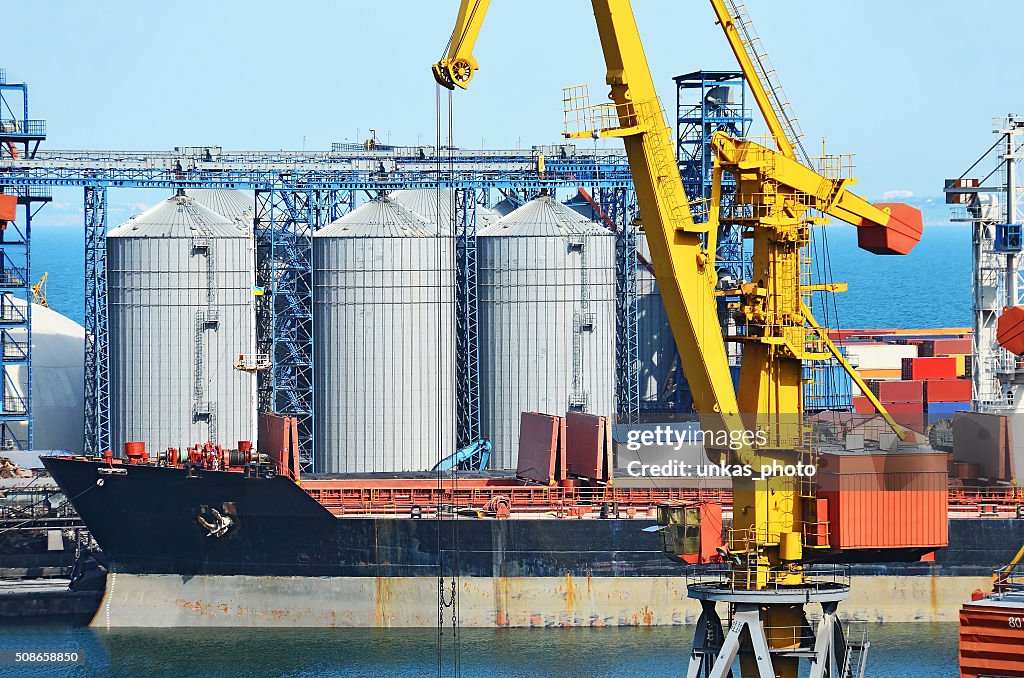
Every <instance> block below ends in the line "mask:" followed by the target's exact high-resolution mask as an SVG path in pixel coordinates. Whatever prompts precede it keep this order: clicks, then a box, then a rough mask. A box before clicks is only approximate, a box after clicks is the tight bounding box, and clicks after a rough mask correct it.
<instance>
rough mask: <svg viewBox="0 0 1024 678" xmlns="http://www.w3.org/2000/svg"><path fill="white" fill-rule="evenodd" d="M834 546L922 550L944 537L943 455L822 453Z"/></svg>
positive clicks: (823, 492)
mask: <svg viewBox="0 0 1024 678" xmlns="http://www.w3.org/2000/svg"><path fill="white" fill-rule="evenodd" d="M817 479H818V481H817V482H818V495H817V496H818V498H820V499H827V500H828V517H829V535H830V539H829V544H830V545H831V547H832V549H833V550H856V549H879V548H881V549H892V548H922V549H928V550H931V549H933V548H938V547H942V546H946V544H947V543H948V541H949V532H948V530H949V521H948V506H947V490H946V485H947V482H948V480H947V475H946V454H945V453H934V452H912V453H892V454H857V453H855V454H842V453H839V454H823V455H821V460H820V461H819V464H818V473H817Z"/></svg>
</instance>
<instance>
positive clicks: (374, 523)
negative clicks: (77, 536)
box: [44, 457, 1024, 626]
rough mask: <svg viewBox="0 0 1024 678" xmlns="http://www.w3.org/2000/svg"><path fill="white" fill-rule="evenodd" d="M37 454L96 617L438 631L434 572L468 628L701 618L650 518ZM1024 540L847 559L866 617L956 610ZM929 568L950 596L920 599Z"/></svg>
mask: <svg viewBox="0 0 1024 678" xmlns="http://www.w3.org/2000/svg"><path fill="white" fill-rule="evenodd" d="M44 463H45V464H46V467H47V469H48V470H49V471H50V473H51V474H52V475H53V476H54V478H55V479H56V481H57V482H58V483H59V484H60V485H61V487H62V488H63V489H64V491H65V493H66V494H67V496H68V497H69V498H70V500H71V501H72V503H73V504H74V506H75V508H76V510H77V511H78V513H79V515H80V516H81V517H82V519H83V520H84V521H85V523H86V525H87V526H88V528H89V529H90V531H91V532H92V534H93V536H94V537H95V539H96V541H97V542H98V543H99V545H100V547H101V548H102V549H103V551H104V553H105V555H106V556H107V558H108V560H109V562H110V568H111V572H110V574H109V575H108V579H107V592H106V598H105V600H104V603H103V604H102V605H101V607H100V610H99V612H98V613H97V616H96V618H95V619H94V620H93V623H94V624H99V625H107V626H181V625H203V624H209V625H245V626H260V625H290V626H295V625H306V626H336V625H345V626H420V625H424V624H426V625H433V624H436V622H437V600H438V585H439V578H440V579H441V580H443V585H444V587H445V588H446V590H448V589H450V586H451V582H452V581H453V578H454V577H455V576H456V575H457V576H458V581H457V590H458V591H459V596H460V614H461V620H460V622H461V623H463V624H464V625H467V626H493V625H499V626H564V625H622V624H682V623H690V622H693V621H694V620H695V619H696V615H697V614H698V613H699V607H696V606H695V605H694V603H693V601H689V600H688V599H687V598H686V586H685V581H684V578H683V577H682V576H681V569H680V566H679V565H678V564H676V563H674V562H672V561H670V560H668V559H667V558H665V557H664V556H663V555H662V552H661V544H660V538H659V535H658V534H657V533H656V532H645V531H644V528H646V527H649V526H651V525H652V524H654V521H652V520H649V519H610V520H593V519H588V520H577V519H557V518H553V517H552V518H542V517H532V516H528V517H513V518H511V519H507V520H495V519H476V518H460V519H457V520H456V519H444V520H441V521H437V520H435V519H432V518H431V519H413V518H411V517H394V516H361V517H336V516H334V515H333V514H331V513H330V512H329V511H328V510H327V509H326V508H324V507H323V506H322V505H320V504H319V503H317V502H316V501H315V500H314V499H313V498H312V497H310V496H309V495H308V494H307V493H306V492H305V491H304V490H303V489H302V488H301V487H300V486H299V485H297V484H296V483H294V482H293V481H291V480H289V479H287V478H285V477H282V476H278V477H275V478H270V479H268V478H253V477H246V476H245V475H243V474H241V473H235V472H224V471H199V472H198V474H196V475H197V477H190V476H189V473H188V472H187V471H186V470H185V469H179V468H167V467H157V466H126V467H121V468H122V469H123V471H124V474H123V475H118V474H111V473H104V471H103V470H102V469H103V468H104V466H105V465H104V464H103V463H101V462H96V461H88V460H81V459H70V458H59V457H50V458H46V459H45V462H44ZM968 523H974V524H975V525H972V526H970V527H971V529H962V528H961V526H960V525H958V524H965V525H966V524H968ZM977 523H985V525H984V529H980V528H979V526H978V525H977ZM997 523H998V524H997ZM1022 540H1024V521H1009V520H1000V521H975V520H970V521H968V520H953V521H951V524H950V545H951V547H950V548H949V549H946V550H945V551H943V552H940V553H939V554H938V556H937V558H936V562H935V563H899V564H895V563H894V564H889V563H878V564H874V565H863V566H858V567H857V569H855V573H856V572H857V571H860V572H862V573H863V574H864V575H865V576H864V577H863V578H862V579H863V580H864V581H865V583H864V584H862V585H861V588H862V589H863V590H864V592H865V594H864V599H865V601H872V602H871V603H870V604H867V603H865V605H866V607H864V609H863V610H861V612H862V614H864V615H866V616H868V617H869V618H874V619H889V620H893V619H895V618H899V617H901V616H906V617H908V618H926V619H936V618H937V616H938V617H942V615H951V616H952V618H955V615H956V613H957V609H958V605H959V602H960V600H961V599H962V595H961V594H962V593H963V592H962V591H961V589H964V590H965V591H966V592H967V593H968V594H969V591H970V590H972V589H973V588H974V587H976V586H977V585H978V583H979V582H983V581H984V580H985V573H986V572H990V569H989V564H990V563H992V562H1000V557H1001V556H1003V555H1004V554H1003V551H1008V550H1011V549H1012V546H1013V545H1014V544H1019V543H1020V542H1021V541H1022ZM957 542H960V544H958V543H957ZM961 545H962V546H961ZM1010 555H1012V553H1010ZM1002 559H1003V560H1005V557H1003V558H1002ZM857 579H861V577H858V578H857ZM936 579H941V580H942V585H941V587H939V588H941V589H942V592H943V593H942V597H945V596H947V595H948V596H949V601H948V604H946V602H944V601H943V600H938V599H936V597H935V596H934V595H927V592H928V591H930V590H935V589H936V586H937V585H936V583H935V580H936ZM901 582H902V583H901ZM880 587H881V589H882V590H881V591H880V590H879V588H880ZM856 590H857V587H856V586H855V592H856ZM449 595H450V590H449ZM858 597H859V596H856V595H855V597H854V600H853V603H854V606H855V609H860V608H856V606H857V605H860V603H858V602H857V598H858ZM947 607H948V608H949V609H948V610H946V608H947ZM904 608H905V610H904V611H902V612H901V611H900V610H902V609H904Z"/></svg>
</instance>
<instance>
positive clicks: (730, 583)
mask: <svg viewBox="0 0 1024 678" xmlns="http://www.w3.org/2000/svg"><path fill="white" fill-rule="evenodd" d="M488 6H489V1H488V0H462V2H461V4H460V7H459V14H458V18H457V20H456V24H455V28H454V30H453V32H452V36H451V39H450V41H449V43H448V46H447V49H446V54H445V56H444V57H443V58H442V59H441V60H440V61H439V62H438V63H436V64H434V65H433V73H434V77H435V79H436V80H437V82H438V83H439V84H440V85H442V86H444V87H446V88H449V89H454V88H456V87H458V88H462V89H466V88H467V86H468V85H469V83H470V82H471V81H472V79H473V77H474V74H475V72H476V70H477V69H478V67H479V65H478V63H477V61H476V59H475V58H474V57H473V47H474V45H475V43H476V40H477V37H478V36H479V33H480V29H481V27H482V25H483V20H484V16H485V14H486V11H487V8H488ZM592 6H593V11H594V17H595V20H596V23H597V29H598V35H599V37H600V41H601V47H602V50H603V52H604V57H605V63H606V67H607V74H606V82H607V84H608V86H609V87H610V93H609V99H610V103H608V104H603V105H601V106H599V107H596V109H595V110H589V101H588V98H587V96H586V93H585V92H584V91H583V90H581V89H579V88H570V89H569V90H567V95H566V97H565V100H566V103H567V111H572V112H574V113H576V114H585V117H586V120H588V121H590V122H591V123H592V124H583V125H581V126H577V127H576V128H574V129H573V130H572V131H571V132H569V133H567V134H566V136H570V137H589V136H594V137H619V138H621V139H622V141H623V144H624V145H625V150H626V155H627V158H628V161H629V166H630V171H631V174H632V176H633V185H634V190H635V191H636V196H637V204H638V208H639V213H640V215H641V218H642V227H643V229H644V231H645V232H646V234H647V241H648V244H649V247H650V252H651V257H650V258H651V263H652V264H653V267H654V273H655V278H656V280H657V282H658V286H659V288H660V290H661V294H662V301H663V302H664V305H665V310H666V313H667V315H668V319H669V324H670V326H671V328H672V332H673V335H674V337H675V340H676V344H677V347H678V350H679V355H680V359H681V361H682V366H683V372H684V374H685V376H686V380H687V382H688V384H689V386H690V389H691V390H692V392H693V399H694V409H695V410H696V411H697V412H698V414H699V415H700V419H701V426H702V428H703V429H704V430H705V431H708V432H715V433H717V432H722V433H724V434H725V436H724V437H723V436H718V435H714V436H712V437H711V439H714V440H716V441H718V440H728V441H730V443H731V444H730V445H720V446H719V448H718V449H709V450H708V453H709V456H711V457H712V458H713V459H714V460H715V461H722V462H723V463H728V464H729V465H730V466H734V467H736V468H742V467H749V468H751V469H755V470H756V469H761V468H762V465H772V464H773V463H778V464H780V465H789V466H793V465H795V464H797V463H802V462H813V459H814V453H813V446H812V442H811V441H810V440H809V438H808V433H809V431H808V430H807V429H806V428H805V425H804V417H803V375H802V366H803V363H804V361H812V360H828V359H831V358H833V357H834V358H836V359H838V360H839V361H840V363H841V364H843V365H844V367H845V368H846V369H847V370H848V371H849V372H850V373H851V375H852V376H853V378H854V380H855V381H856V382H857V383H858V384H859V385H860V386H861V389H862V392H864V393H865V395H867V396H868V397H869V398H871V399H872V402H873V404H874V405H875V407H876V408H877V409H878V410H879V412H881V413H882V414H883V416H885V417H886V419H887V421H888V422H889V423H890V424H891V425H892V426H893V427H894V428H896V429H897V431H898V432H899V433H900V434H901V435H906V432H905V431H903V430H901V429H899V427H897V426H896V425H895V422H894V421H893V420H892V419H891V417H889V416H888V414H887V413H885V410H884V408H882V406H881V404H880V403H878V401H877V400H875V399H874V396H873V395H871V391H870V390H869V389H868V388H867V387H866V385H864V383H863V381H862V380H861V379H860V377H859V376H858V375H857V374H856V371H855V370H853V368H852V367H851V366H850V364H849V363H848V362H846V360H845V358H843V357H842V355H841V353H840V352H839V350H838V349H837V348H836V346H835V345H834V344H833V343H832V342H831V341H830V340H829V338H828V335H827V333H826V332H825V331H824V329H823V328H822V327H821V325H820V324H819V323H818V322H817V321H816V320H815V318H814V317H813V315H812V314H811V310H810V304H809V298H810V294H811V293H812V292H814V291H819V290H821V291H829V292H838V291H842V290H843V289H845V286H844V285H840V284H830V285H825V286H814V285H811V284H809V282H808V281H805V280H803V279H802V274H803V273H804V270H805V268H804V267H805V264H806V260H805V258H804V256H805V255H804V252H805V248H806V246H807V244H808V242H809V240H810V232H811V227H812V226H815V225H820V224H823V223H825V222H826V221H827V219H826V218H825V217H824V216H823V215H831V216H834V217H836V218H838V219H841V220H843V221H847V222H849V223H852V224H854V225H855V226H857V227H858V229H859V232H858V233H859V238H858V240H859V244H860V246H861V247H863V248H864V249H867V250H869V251H871V252H874V253H876V254H905V253H906V252H908V251H909V250H910V249H911V248H912V247H913V246H914V244H916V242H917V241H918V240H919V239H920V235H921V215H920V212H919V211H917V210H914V209H913V208H910V207H908V206H905V205H879V206H874V205H871V204H870V203H868V202H867V201H866V200H864V199H863V198H860V197H859V196H857V195H855V194H853V193H852V192H851V191H850V190H849V189H850V187H851V186H852V185H853V183H854V181H853V180H852V179H841V178H829V177H826V176H823V175H822V174H821V173H818V172H816V171H814V170H812V169H810V168H808V167H806V166H805V165H802V164H801V163H800V162H798V161H797V159H796V157H795V152H794V148H793V144H792V142H791V141H790V140H789V139H788V138H787V136H786V133H785V129H784V127H785V125H784V120H783V119H782V118H781V117H780V115H779V114H778V113H777V112H776V111H775V110H774V109H773V108H772V105H771V101H770V98H769V90H768V89H766V87H765V84H764V83H762V82H761V79H760V78H759V76H758V73H757V69H756V66H755V63H754V61H753V60H752V59H751V57H750V55H749V54H748V53H747V46H746V45H745V44H744V42H743V40H742V37H741V36H740V34H739V31H738V30H737V25H736V22H735V19H736V17H735V16H733V15H732V14H731V13H730V12H729V10H728V8H727V7H726V5H725V3H724V2H722V0H712V6H713V8H714V9H715V12H716V14H717V16H718V19H719V23H720V24H721V26H722V28H723V30H724V31H725V34H726V37H727V39H728V40H729V43H730V45H731V47H732V48H733V52H734V53H735V55H736V57H737V60H738V61H739V62H740V66H741V68H742V70H743V72H744V75H745V77H746V79H747V80H748V82H749V84H750V87H751V90H752V91H753V93H754V96H755V100H756V101H757V103H758V107H759V108H760V109H761V111H762V114H763V115H764V116H765V119H766V121H767V122H768V126H769V130H770V131H771V134H772V136H773V138H774V140H775V143H776V145H777V146H778V150H773V149H770V148H767V147H765V146H763V145H759V144H756V143H754V142H752V141H749V140H745V139H735V138H732V137H729V136H728V135H726V134H724V133H722V132H718V133H716V134H715V135H714V136H713V138H712V146H713V149H714V151H715V170H714V186H713V190H712V197H711V200H710V204H709V205H707V206H706V208H707V209H708V213H709V214H708V219H707V220H706V221H703V222H700V221H697V220H695V219H694V217H693V212H692V209H691V204H690V201H689V200H688V199H687V196H686V194H685V192H684V190H683V185H682V181H681V179H680V175H679V168H678V166H677V164H676V159H675V156H674V149H673V146H672V141H671V139H672V135H671V131H670V130H669V128H668V127H667V125H666V122H665V115H664V112H663V110H662V107H661V104H660V102H659V101H658V98H657V93H656V90H655V86H654V81H653V78H652V76H651V73H650V68H649V67H648V64H647V59H646V56H645V54H644V49H643V45H642V43H641V40H640V34H639V31H638V28H637V25H636V21H635V19H634V17H633V11H632V7H631V4H630V2H629V0H592ZM585 109H588V110H585ZM724 172H729V173H730V174H732V175H733V176H734V177H735V179H736V183H737V190H736V203H737V204H740V205H743V206H744V209H741V210H734V211H733V213H731V214H729V215H723V214H720V210H719V205H718V197H719V195H720V189H721V178H722V174H723V173H724ZM726 222H728V223H738V224H740V225H742V226H743V227H744V228H745V231H746V233H747V234H748V235H749V237H751V238H752V240H753V262H752V263H753V276H752V278H751V280H749V281H744V282H742V283H741V284H740V286H739V288H738V289H737V290H733V292H735V293H738V295H739V297H740V299H741V303H740V309H739V316H740V321H741V324H742V325H743V326H744V328H745V332H744V333H743V334H742V335H740V336H735V337H730V339H731V340H735V341H741V342H743V352H742V366H741V372H740V381H739V387H738V389H736V388H734V387H733V384H732V379H731V377H730V372H729V362H728V359H727V352H726V346H725V338H723V335H722V328H721V325H720V324H719V319H718V297H719V293H720V291H719V290H718V279H717V275H716V272H715V258H714V257H715V254H714V253H715V244H716V243H715V239H716V233H717V229H718V225H719V223H726ZM708 439H709V438H707V437H706V438H705V441H707V440H708ZM813 500H814V490H813V483H811V482H807V481H805V479H800V478H794V477H784V476H777V475H768V476H765V477H760V476H759V474H756V473H755V474H753V475H751V476H749V477H747V476H742V475H739V476H734V477H733V528H732V530H731V531H730V533H729V535H728V550H727V551H726V550H724V549H723V553H724V554H726V555H727V557H728V558H729V560H730V562H731V563H732V565H731V570H730V572H729V573H728V576H727V578H725V579H723V580H719V581H710V582H709V581H708V580H704V582H703V583H698V584H695V585H693V586H690V587H689V595H690V597H692V598H697V599H698V600H700V603H701V606H702V610H703V613H702V615H701V618H700V621H699V624H698V632H697V636H696V637H695V639H694V653H693V655H692V657H693V658H692V659H691V662H690V666H689V671H688V674H687V675H688V676H690V677H691V678H696V677H697V676H698V675H707V676H710V677H711V678H723V677H724V676H727V675H729V672H730V670H731V666H732V664H733V661H734V660H735V659H736V657H737V656H739V658H740V662H741V667H742V674H743V676H759V677H760V678H768V677H771V678H776V677H778V678H795V676H796V675H797V673H798V669H799V656H801V655H800V651H801V650H802V649H803V648H804V647H805V645H806V643H805V641H806V639H807V638H814V644H813V648H812V650H811V654H806V653H805V654H804V655H803V656H807V657H808V658H809V659H811V664H812V673H811V676H812V677H819V676H826V675H834V674H832V673H831V672H830V671H831V669H830V668H828V667H829V666H831V664H832V662H833V661H834V662H835V663H836V665H837V666H840V667H842V666H843V665H844V662H845V661H846V659H847V648H846V647H845V646H844V641H843V640H842V633H841V630H838V629H839V628H840V627H839V626H838V624H839V622H838V620H837V618H836V606H837V604H838V602H839V601H840V600H842V599H844V598H845V597H846V596H847V595H848V592H849V587H848V585H844V584H843V583H842V582H836V581H819V580H816V579H815V578H814V576H813V574H812V572H811V570H810V569H809V568H806V567H805V566H804V560H805V557H804V556H805V554H804V548H805V537H804V535H805V533H806V532H808V531H809V526H810V524H811V523H812V522H813V521H814V520H815V518H814V515H813V509H812V502H813ZM821 546H822V545H821V544H820V543H816V544H814V545H813V546H808V547H807V548H815V547H819V548H820V547H821ZM717 602H725V603H727V604H728V605H729V608H730V615H731V618H732V620H733V623H732V625H731V627H730V630H729V633H728V634H725V633H724V632H723V628H722V624H721V619H720V617H719V615H718V614H717V612H716V610H715V604H716V603H717ZM808 602H817V603H821V605H822V608H823V616H822V622H820V623H819V624H818V626H817V630H812V629H811V628H810V626H809V624H808V622H807V617H806V615H805V612H804V604H805V603H808ZM744 631H746V635H744ZM716 639H717V640H716ZM708 641H710V642H708ZM708 645H710V646H712V649H711V650H709V649H708ZM741 649H745V650H747V651H745V652H742V653H741ZM839 671H844V669H843V668H839Z"/></svg>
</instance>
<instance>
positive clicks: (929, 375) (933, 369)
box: [903, 358, 956, 381]
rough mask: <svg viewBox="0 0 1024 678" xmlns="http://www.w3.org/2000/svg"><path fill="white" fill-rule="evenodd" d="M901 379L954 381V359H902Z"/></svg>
mask: <svg viewBox="0 0 1024 678" xmlns="http://www.w3.org/2000/svg"><path fill="white" fill-rule="evenodd" d="M903 379H904V380H907V381H909V380H917V379H956V358H904V359H903Z"/></svg>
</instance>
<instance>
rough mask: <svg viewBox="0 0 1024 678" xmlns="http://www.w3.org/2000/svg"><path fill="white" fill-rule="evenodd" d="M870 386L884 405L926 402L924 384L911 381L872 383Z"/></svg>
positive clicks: (918, 381)
mask: <svg viewBox="0 0 1024 678" xmlns="http://www.w3.org/2000/svg"><path fill="white" fill-rule="evenodd" d="M868 386H869V387H870V388H871V391H872V392H873V393H874V394H875V396H876V397H877V398H878V399H879V400H881V401H882V402H883V403H919V402H921V401H922V400H924V382H923V381H921V380H919V379H917V380H909V381H902V380H897V381H877V380H876V381H870V382H868Z"/></svg>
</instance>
